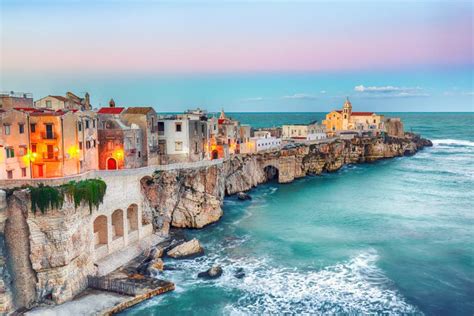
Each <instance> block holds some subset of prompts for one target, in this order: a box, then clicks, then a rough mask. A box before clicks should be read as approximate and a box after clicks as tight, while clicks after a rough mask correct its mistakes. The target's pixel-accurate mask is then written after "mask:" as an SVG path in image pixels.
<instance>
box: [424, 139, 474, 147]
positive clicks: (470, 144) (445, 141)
mask: <svg viewBox="0 0 474 316" xmlns="http://www.w3.org/2000/svg"><path fill="white" fill-rule="evenodd" d="M432 143H433V146H434V147H437V146H443V145H445V146H464V147H474V142H471V141H469V140H462V139H433V140H432Z"/></svg>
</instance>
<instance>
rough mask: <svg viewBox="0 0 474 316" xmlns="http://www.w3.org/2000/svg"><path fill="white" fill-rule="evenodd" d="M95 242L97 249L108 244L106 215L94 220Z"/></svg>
mask: <svg viewBox="0 0 474 316" xmlns="http://www.w3.org/2000/svg"><path fill="white" fill-rule="evenodd" d="M94 240H95V242H94V244H95V247H96V248H97V247H100V246H101V245H106V244H107V241H108V239H107V217H106V216H104V215H100V216H97V218H96V219H95V220H94Z"/></svg>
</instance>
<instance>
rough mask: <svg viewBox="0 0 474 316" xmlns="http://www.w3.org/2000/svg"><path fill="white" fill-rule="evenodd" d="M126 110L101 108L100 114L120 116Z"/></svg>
mask: <svg viewBox="0 0 474 316" xmlns="http://www.w3.org/2000/svg"><path fill="white" fill-rule="evenodd" d="M124 109H125V108H101V109H100V110H99V111H98V112H97V113H99V114H120V113H122V111H123V110H124Z"/></svg>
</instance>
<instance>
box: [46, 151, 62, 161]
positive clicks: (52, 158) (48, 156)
mask: <svg viewBox="0 0 474 316" xmlns="http://www.w3.org/2000/svg"><path fill="white" fill-rule="evenodd" d="M43 160H44V161H59V156H58V155H57V154H55V153H54V152H52V153H51V152H49V153H48V152H46V153H43Z"/></svg>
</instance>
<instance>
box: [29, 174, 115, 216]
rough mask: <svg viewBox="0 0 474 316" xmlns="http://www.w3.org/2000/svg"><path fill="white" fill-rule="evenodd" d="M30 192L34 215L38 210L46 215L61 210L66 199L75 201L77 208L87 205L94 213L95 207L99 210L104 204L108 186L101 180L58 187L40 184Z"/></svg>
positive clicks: (90, 180) (82, 181)
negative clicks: (48, 212)
mask: <svg viewBox="0 0 474 316" xmlns="http://www.w3.org/2000/svg"><path fill="white" fill-rule="evenodd" d="M29 190H30V196H31V210H32V212H33V213H36V211H37V210H38V209H39V210H40V211H41V213H43V214H44V213H45V212H46V211H47V210H48V209H53V208H56V209H58V208H61V207H62V205H63V203H64V198H65V197H66V198H67V199H68V200H69V201H73V202H74V207H76V208H77V207H78V206H79V205H81V203H87V204H88V205H89V211H90V212H91V213H92V208H93V206H95V207H96V208H97V207H99V204H101V203H102V202H103V200H104V196H105V191H106V190H107V184H106V183H105V182H104V181H103V180H101V179H87V180H81V181H78V182H76V181H71V182H69V183H66V184H63V185H60V186H56V187H52V186H49V185H44V184H40V185H38V186H37V187H29Z"/></svg>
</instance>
